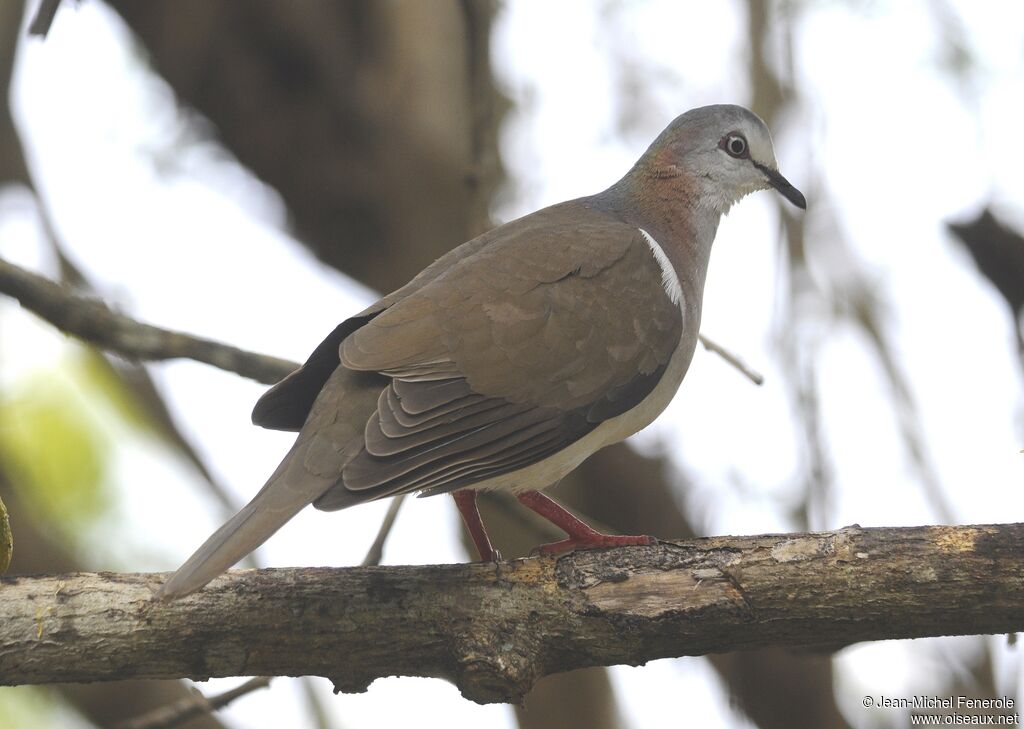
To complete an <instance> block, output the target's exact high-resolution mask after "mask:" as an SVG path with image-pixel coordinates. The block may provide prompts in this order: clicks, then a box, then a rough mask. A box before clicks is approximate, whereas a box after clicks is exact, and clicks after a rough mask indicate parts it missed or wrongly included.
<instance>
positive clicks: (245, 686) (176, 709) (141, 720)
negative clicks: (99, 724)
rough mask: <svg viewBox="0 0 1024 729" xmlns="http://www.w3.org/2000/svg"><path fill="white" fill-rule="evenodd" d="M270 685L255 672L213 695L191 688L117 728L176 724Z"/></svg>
mask: <svg viewBox="0 0 1024 729" xmlns="http://www.w3.org/2000/svg"><path fill="white" fill-rule="evenodd" d="M269 685H270V679H269V678H267V677H266V676H257V677H256V678H250V679H249V680H248V681H246V682H245V683H242V684H239V685H238V686H235V687H234V688H233V689H228V690H227V691H225V692H223V693H219V694H217V695H215V696H204V695H203V694H202V692H200V691H199V690H194V691H193V693H192V694H191V695H189V696H186V697H184V698H182V699H178V700H177V701H176V702H174V703H173V704H170V705H168V706H161V707H159V708H157V709H154V710H153V711H149V712H147V713H145V714H143V715H142V716H138V717H136V718H134V719H130V720H129V721H126V722H123V723H121V724H118V725H117V729H168V727H172V726H178V725H180V724H183V723H185V722H186V721H188V720H189V719H192V718H195V717H197V716H200V715H201V714H209V713H210V712H213V711H217V709H221V708H223V707H225V706H227V705H228V704H230V703H231V702H232V701H234V700H235V699H238V698H241V697H242V696H245V695H246V694H251V693H252V692H253V691H259V690H260V689H265V688H266V687H267V686H269Z"/></svg>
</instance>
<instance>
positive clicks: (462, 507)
mask: <svg viewBox="0 0 1024 729" xmlns="http://www.w3.org/2000/svg"><path fill="white" fill-rule="evenodd" d="M476 495H477V492H476V489H462V490H461V491H453V492H452V498H453V499H455V505H456V506H457V507H459V513H460V514H462V521H464V522H466V528H467V529H468V530H469V536H471V537H472V538H473V544H475V545H476V551H477V552H478V553H479V554H480V560H481V561H483V562H500V561H501V554H500V553H499V552H498V550H497V549H495V548H494V547H493V546H492V545H491V538H490V537H489V536H487V529H485V528H484V522H483V519H481V518H480V509H479V508H477V505H476Z"/></svg>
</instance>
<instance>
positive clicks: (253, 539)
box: [156, 437, 334, 600]
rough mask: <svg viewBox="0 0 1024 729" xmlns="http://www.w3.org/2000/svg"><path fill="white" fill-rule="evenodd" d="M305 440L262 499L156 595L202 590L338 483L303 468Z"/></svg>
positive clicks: (169, 597) (212, 539) (175, 595)
mask: <svg viewBox="0 0 1024 729" xmlns="http://www.w3.org/2000/svg"><path fill="white" fill-rule="evenodd" d="M302 440H303V439H302V438H301V437H300V438H299V441H298V442H296V444H295V446H294V447H293V448H292V450H291V452H289V453H288V455H287V456H285V458H284V460H283V461H282V462H281V465H280V466H278V468H277V470H276V471H274V474H273V475H272V476H271V477H270V479H269V480H268V481H267V483H266V485H265V486H264V487H263V488H262V489H261V490H260V492H259V493H258V494H256V496H255V497H254V498H253V500H252V501H250V502H249V503H248V504H246V505H245V506H244V507H243V508H242V510H241V511H239V512H238V513H237V514H235V515H234V516H233V517H231V519H229V520H228V521H227V523H226V524H224V526H222V527H221V528H220V529H218V530H217V531H216V532H214V533H213V534H212V535H211V536H210V538H209V539H207V540H206V541H205V542H204V543H203V545H202V546H201V547H200V548H199V549H197V550H196V552H195V554H193V555H192V556H191V557H189V558H188V561H186V562H185V564H183V565H182V566H181V567H179V568H178V571H177V572H175V573H174V574H173V575H171V578H170V579H169V580H167V582H165V583H164V584H163V586H162V587H161V588H160V590H159V591H158V592H157V595H156V596H157V599H160V600H173V599H177V598H179V597H184V596H185V595H188V594H190V593H192V592H195V591H196V590H198V589H200V588H201V587H203V586H204V585H206V583H208V582H209V581H210V580H212V579H213V578H215V577H217V576H218V575H219V574H221V573H222V572H224V571H226V570H227V569H228V568H229V567H231V566H232V565H234V564H235V563H236V562H238V561H239V560H240V559H242V557H244V556H245V555H247V554H249V552H251V551H253V550H254V549H256V548H257V547H259V546H260V545H261V544H263V542H265V541H267V539H269V538H270V537H271V535H273V534H274V532H276V531H277V530H278V529H280V528H281V527H282V526H284V524H285V522H286V521H288V520H289V519H291V518H292V517H293V516H295V515H296V514H297V513H298V512H299V511H301V510H302V509H303V508H304V507H305V506H306V505H307V504H311V503H312V502H313V501H314V500H315V499H316V498H317V497H318V496H320V495H321V494H322V493H323V492H324V491H326V490H327V489H328V488H330V486H331V485H332V484H333V483H334V479H328V478H324V477H316V476H314V475H313V474H311V473H310V472H309V471H307V470H305V469H303V468H302V461H303V456H304V451H305V448H304V447H303V446H304V444H303V443H302Z"/></svg>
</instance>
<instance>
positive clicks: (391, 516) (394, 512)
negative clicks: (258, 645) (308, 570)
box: [0, 494, 405, 572]
mask: <svg viewBox="0 0 1024 729" xmlns="http://www.w3.org/2000/svg"><path fill="white" fill-rule="evenodd" d="M403 501H405V494H399V495H398V496H396V497H395V498H393V499H391V503H390V504H388V510H387V513H385V514H384V520H383V521H381V523H380V529H378V530H377V536H376V537H375V538H374V540H373V544H371V545H370V548H369V549H368V550H367V551H366V556H365V557H363V567H373V566H375V565H378V564H380V561H381V559H382V558H383V557H384V544H385V542H387V541H388V537H389V536H390V535H391V529H392V527H394V526H395V519H397V518H398V510H399V509H401V508H402V502H403ZM2 571H3V570H0V572H2Z"/></svg>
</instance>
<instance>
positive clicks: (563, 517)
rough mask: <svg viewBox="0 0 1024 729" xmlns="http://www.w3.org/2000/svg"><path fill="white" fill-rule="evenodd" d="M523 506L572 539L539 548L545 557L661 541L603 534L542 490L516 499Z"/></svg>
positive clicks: (644, 537)
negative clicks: (580, 550) (574, 551)
mask: <svg viewBox="0 0 1024 729" xmlns="http://www.w3.org/2000/svg"><path fill="white" fill-rule="evenodd" d="M516 498H517V499H519V501H520V503H522V504H523V505H524V506H526V507H527V508H529V509H532V510H533V511H535V512H537V513H538V514H540V515H541V516H543V517H544V518H545V519H547V520H548V521H550V522H551V523H552V524H554V525H555V526H557V527H558V528H559V529H561V530H562V531H563V532H565V533H566V534H568V535H569V538H568V539H563V540H562V541H560V542H552V543H551V544H543V545H541V546H540V547H538V548H537V551H539V552H540V553H541V554H558V553H559V552H566V551H568V550H570V549H599V548H601V547H625V546H633V545H648V544H657V543H658V540H657V539H655V538H654V537H647V536H619V535H612V534H602V533H601V532H599V531H596V530H595V529H593V528H591V527H590V526H588V525H587V524H585V523H584V522H582V521H580V520H579V519H577V518H576V517H575V516H574V515H573V514H571V513H569V512H568V511H566V510H565V508H564V507H562V506H560V505H559V504H558V503H557V502H556V501H552V500H551V499H549V498H548V497H547V496H545V495H544V494H542V493H540V492H539V491H524V492H523V493H521V494H518V495H517V496H516Z"/></svg>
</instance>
